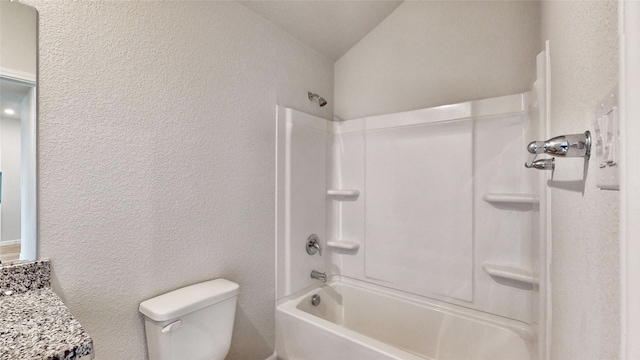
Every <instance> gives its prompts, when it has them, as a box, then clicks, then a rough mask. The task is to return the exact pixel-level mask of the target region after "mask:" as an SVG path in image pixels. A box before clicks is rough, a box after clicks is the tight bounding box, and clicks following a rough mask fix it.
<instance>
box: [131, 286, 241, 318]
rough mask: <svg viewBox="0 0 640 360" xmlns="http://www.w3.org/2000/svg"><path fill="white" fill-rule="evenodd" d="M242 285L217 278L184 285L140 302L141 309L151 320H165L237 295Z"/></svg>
mask: <svg viewBox="0 0 640 360" xmlns="http://www.w3.org/2000/svg"><path fill="white" fill-rule="evenodd" d="M239 292H240V286H239V285H238V284H236V283H234V282H231V281H229V280H225V279H215V280H210V281H205V282H202V283H199V284H195V285H190V286H187V287H183V288H180V289H177V290H174V291H171V292H168V293H166V294H163V295H159V296H156V297H154V298H151V299H149V300H145V301H143V302H142V303H140V308H139V311H140V312H141V313H143V314H144V315H146V316H147V317H148V318H150V319H151V320H155V321H165V320H171V319H175V318H178V317H180V316H183V315H185V314H189V313H191V312H194V311H197V310H200V309H202V308H205V307H207V306H209V305H213V304H215V303H218V302H221V301H223V300H226V299H228V298H231V297H234V296H237V295H238V293H239Z"/></svg>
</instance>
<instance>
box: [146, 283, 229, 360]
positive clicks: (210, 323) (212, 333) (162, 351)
mask: <svg viewBox="0 0 640 360" xmlns="http://www.w3.org/2000/svg"><path fill="white" fill-rule="evenodd" d="M239 289H240V286H238V284H236V283H234V282H231V281H229V280H225V279H216V280H211V281H205V282H203V283H199V284H195V285H191V286H187V287H184V288H181V289H178V290H174V291H172V292H169V293H166V294H164V295H160V296H156V297H154V298H152V299H149V300H146V301H143V302H142V303H140V308H139V310H140V312H141V313H143V314H144V315H145V321H144V325H145V330H146V333H147V349H148V350H149V359H150V360H186V359H189V360H223V359H224V358H225V356H227V353H228V352H229V347H230V346H231V333H232V332H233V321H234V318H235V314H236V300H237V299H238V293H239V292H240V290H239Z"/></svg>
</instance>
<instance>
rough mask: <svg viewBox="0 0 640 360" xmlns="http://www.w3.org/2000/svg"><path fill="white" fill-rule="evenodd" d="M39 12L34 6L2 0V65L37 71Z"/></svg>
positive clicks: (0, 2)
mask: <svg viewBox="0 0 640 360" xmlns="http://www.w3.org/2000/svg"><path fill="white" fill-rule="evenodd" d="M36 20H37V14H36V12H35V11H34V9H33V8H31V7H27V6H23V5H22V4H19V3H17V2H10V1H9V0H0V66H1V67H5V68H9V69H13V70H18V71H22V72H26V73H29V74H35V73H36V56H35V55H36V54H35V50H34V49H36V43H37V26H36Z"/></svg>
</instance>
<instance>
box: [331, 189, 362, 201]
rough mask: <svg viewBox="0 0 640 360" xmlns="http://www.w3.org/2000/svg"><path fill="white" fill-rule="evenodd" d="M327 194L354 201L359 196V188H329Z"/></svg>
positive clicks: (341, 199)
mask: <svg viewBox="0 0 640 360" xmlns="http://www.w3.org/2000/svg"><path fill="white" fill-rule="evenodd" d="M327 195H328V196H329V197H331V198H333V199H335V200H339V201H354V200H357V199H358V196H360V190H356V189H329V190H327Z"/></svg>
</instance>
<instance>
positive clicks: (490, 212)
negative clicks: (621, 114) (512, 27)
mask: <svg viewBox="0 0 640 360" xmlns="http://www.w3.org/2000/svg"><path fill="white" fill-rule="evenodd" d="M545 56H546V55H545V53H542V54H541V55H540V56H539V57H538V60H539V62H538V64H539V67H538V73H539V75H540V76H539V77H538V80H537V81H536V82H535V83H534V92H532V93H524V94H516V95H510V96H503V97H499V98H493V99H484V100H478V101H470V102H465V103H460V104H452V105H445V106H439V107H436V108H429V109H422V110H415V111H408V112H403V113H396V114H388V115H380V116H373V117H368V118H364V119H355V120H349V121H344V122H338V123H336V122H330V121H327V120H324V119H320V118H316V117H313V116H310V115H307V114H304V113H301V112H298V111H296V110H293V109H287V108H283V107H278V109H277V151H276V152H277V164H278V166H277V179H276V184H277V200H276V266H277V277H276V296H277V299H278V304H279V310H278V312H277V313H278V316H277V317H276V324H277V328H278V329H279V330H278V332H277V340H276V342H277V344H278V346H277V347H278V348H279V350H277V352H278V356H280V355H281V354H280V351H289V350H287V349H289V348H290V347H299V346H298V345H294V344H293V343H291V342H290V341H288V340H287V339H286V338H291V339H296V338H295V337H293V335H291V334H290V332H291V331H293V332H294V333H297V332H300V334H307V335H308V336H311V337H316V336H319V335H318V334H316V331H319V330H318V329H323V330H322V331H328V333H331V334H335V333H336V331H338V330H336V328H335V326H343V325H345V323H344V322H339V321H338V322H339V323H340V324H338V325H336V324H335V322H334V324H333V325H330V326H326V325H327V324H325V323H323V322H322V321H320V323H318V322H317V321H316V320H313V317H312V318H309V316H310V315H308V314H307V315H300V307H299V306H298V305H297V304H298V303H299V302H300V301H301V300H299V299H298V297H299V296H301V295H302V294H304V293H306V292H309V291H314V290H313V289H314V288H316V287H317V286H318V284H319V282H318V280H314V279H312V278H311V277H310V276H309V274H310V273H311V271H312V270H317V271H320V272H326V274H327V276H328V277H329V278H333V279H340V281H341V282H343V280H344V281H347V282H349V281H351V282H359V283H361V284H367V286H371V287H374V288H376V289H386V290H389V291H393V292H396V293H397V294H400V295H401V297H402V296H406V297H409V298H411V299H412V301H413V302H417V303H420V304H422V305H421V306H426V307H429V306H431V305H429V304H435V303H437V304H438V306H437V309H438V310H437V311H441V310H442V309H445V310H446V311H450V312H452V313H455V314H458V315H461V318H464V319H471V318H473V319H476V320H477V321H479V322H484V324H485V325H486V324H489V323H492V324H493V323H503V324H504V323H508V324H510V325H509V326H511V327H512V328H513V327H517V328H519V329H521V333H523V334H527V335H526V336H524V338H523V339H524V341H527V342H529V343H527V344H526V346H525V347H526V349H528V350H527V351H526V352H524V353H523V352H517V351H516V353H517V354H525V353H526V354H529V355H527V356H528V357H527V356H524V355H523V357H522V358H528V359H533V358H537V355H536V356H534V355H532V354H533V353H534V352H535V353H536V354H541V357H542V358H544V357H545V356H546V345H545V344H546V337H547V336H548V334H547V332H546V326H547V323H546V310H545V309H546V306H547V304H546V291H547V283H548V280H547V273H546V267H545V266H543V265H541V264H545V263H546V255H545V254H546V246H547V245H546V242H545V240H544V232H545V229H546V222H545V218H544V216H541V212H540V210H541V209H542V210H543V211H544V210H545V209H546V195H545V193H544V181H543V180H544V178H545V177H546V176H547V174H545V173H543V172H541V171H537V170H533V169H526V168H525V167H524V166H523V165H524V163H525V161H526V160H527V153H526V145H527V144H528V142H530V141H532V140H537V139H538V138H542V137H544V136H545V135H544V133H543V132H544V131H545V126H544V120H545V118H546V111H543V110H542V109H545V104H546V95H545V91H546V90H545V89H546V87H545V82H546V77H545V73H546V70H545V68H544V60H545ZM313 233H315V234H317V235H318V236H319V238H320V244H321V246H322V250H323V251H322V256H319V254H315V255H308V254H307V252H306V251H305V244H306V240H307V237H308V236H309V235H311V234H313ZM336 286H337V288H339V289H343V288H344V287H342V285H340V284H337V285H336ZM324 291H327V290H326V289H325V290H324ZM336 291H337V290H336ZM368 291H373V290H371V289H369V290H368ZM374 292H375V291H374ZM541 294H542V297H541ZM369 297H370V295H367V297H366V298H362V301H364V302H365V303H366V304H360V305H349V306H356V307H360V308H366V309H369V310H371V311H374V312H381V310H376V309H373V308H371V307H370V306H369V302H368V301H369V300H367V299H368V298H369ZM287 304H288V305H287ZM352 304H353V303H352ZM365 305H366V306H365ZM345 306H346V305H345V304H342V306H341V307H340V308H339V309H340V310H339V311H341V312H342V314H343V315H344V313H346V312H353V311H355V310H349V308H348V307H345ZM383 308H384V307H383ZM383 308H381V309H383ZM287 309H288V310H287ZM295 309H297V310H295ZM412 309H417V308H412ZM303 312H304V311H303ZM284 313H286V314H288V315H286V316H285V315H283V314H284ZM296 314H297V315H296ZM378 315H380V314H370V315H369V316H378ZM420 316H422V315H417V314H416V315H415V318H420ZM427 317H429V316H427ZM411 318H412V316H407V318H406V319H404V320H402V319H400V318H396V317H393V316H391V317H386V318H385V319H386V320H385V321H382V322H380V323H379V324H377V325H375V326H374V325H371V326H373V327H381V328H393V327H394V326H400V325H401V323H403V322H406V321H410V319H411ZM446 318H447V319H453V318H450V317H448V316H447V317H446ZM293 319H297V320H302V321H303V322H304V323H306V324H307V325H304V326H303V325H301V324H299V325H295V324H293V323H292V321H294V320H293ZM434 319H435V318H432V317H429V319H426V318H425V321H427V320H428V321H432V320H433V321H436V320H434ZM455 319H458V318H455ZM478 319H480V320H478ZM325 320H326V319H325ZM476 320H474V321H476ZM461 321H462V320H460V321H458V320H455V321H454V322H455V323H456V324H457V325H456V327H457V326H459V327H460V328H467V327H469V328H473V327H474V326H475V325H473V326H472V325H469V324H466V323H464V322H463V321H462V322H461ZM465 321H466V320H465ZM398 322H399V323H398ZM310 323H313V324H314V325H313V326H312V327H309V326H311V325H308V324H310ZM436 323H438V324H440V323H441V322H440V320H437V321H436ZM446 323H448V320H447V322H446ZM318 324H320V325H318ZM514 324H515V325H514ZM346 326H347V328H349V326H348V325H346ZM428 326H435V328H437V329H439V330H438V331H443V328H442V327H441V326H440V325H437V324H430V325H428ZM483 326H484V325H483ZM487 326H489V325H487ZM303 328H304V330H303ZM312 328H313V330H312ZM361 330H363V329H354V328H349V331H350V333H349V334H351V333H353V332H354V331H355V332H359V334H358V335H357V336H355V337H354V336H351V335H353V334H351V335H349V336H347V338H349V339H350V340H349V341H354V342H355V343H359V344H360V343H362V341H364V340H362V339H369V340H371V341H374V342H376V341H378V342H379V341H380V340H376V337H375V336H374V337H371V336H370V335H371V334H368V333H367V332H366V331H364V330H363V331H364V332H363V331H361ZM420 331H422V330H420ZM425 331H426V330H425ZM481 333H482V332H480V331H479V332H478V334H481ZM447 334H448V335H452V334H453V333H451V332H444V333H440V335H439V336H441V337H442V336H448V335H447ZM283 336H284V337H285V338H283ZM327 336H328V338H327V339H329V338H331V339H333V340H335V341H337V342H336V343H335V344H333V343H332V344H331V345H329V344H328V343H327V344H326V346H327V347H332V348H342V347H341V346H342V345H339V344H343V343H344V342H345V341H347V340H345V337H341V338H340V339H337V338H335V337H334V336H333V335H331V336H330V335H327ZM482 338H483V337H482V336H480V339H482ZM514 339H515V338H514ZM369 340H367V341H369ZM414 340H416V341H418V343H416V344H413V345H410V346H409V345H407V346H409V349H413V348H423V347H425V346H426V347H430V346H432V345H433V344H431V345H428V344H425V343H424V342H425V341H426V340H424V339H422V340H420V339H414ZM520 340H522V339H520ZM520 340H518V341H520ZM539 340H540V341H539ZM296 341H301V342H300V343H299V344H302V343H305V342H303V341H302V340H296ZM327 341H328V340H327ZM439 341H440V343H439V344H444V343H447V344H449V343H450V341H454V340H453V339H440V340H439ZM467 341H470V342H474V341H476V340H475V339H474V340H469V339H467ZM511 341H512V340H509V342H510V343H511ZM513 341H515V340H513ZM365 342H366V341H365ZM382 342H383V343H387V345H389V342H388V341H386V340H382ZM427 342H428V341H427ZM392 343H393V344H391V345H392V346H395V345H394V344H395V342H392ZM514 343H517V341H515V342H514ZM451 344H453V343H451ZM478 344H480V343H478ZM309 346H311V345H310V344H309ZM349 346H351V345H349ZM349 346H347V347H346V348H344V349H343V350H344V351H347V352H346V353H344V354H342V355H340V356H341V357H342V358H344V357H345V356H346V354H350V352H349V351H351V350H349V349H350V347H349ZM368 346H369V345H367V346H365V347H368ZM438 346H440V345H438ZM452 346H453V347H456V345H452ZM478 346H480V345H478ZM487 346H488V345H487ZM509 346H511V345H509ZM401 347H402V348H406V346H404V345H403V346H401ZM508 348H509V349H511V347H508ZM533 348H535V351H533V350H532V349H533ZM485 350H486V351H490V349H482V350H481V351H485ZM385 351H386V350H385ZM402 351H403V350H402ZM402 351H401V352H402ZM433 351H435V350H434V349H428V350H425V351H424V352H421V351H415V350H410V352H413V353H416V354H419V356H427V357H432V356H435V358H437V357H438V356H440V355H437V354H442V353H437V354H436V355H433V354H434V352H433ZM478 351H480V350H478ZM514 351H515V350H514ZM284 354H287V353H286V352H285V353H283V355H282V356H285V355H284ZM420 354H422V355H420ZM424 354H430V355H424ZM361 355H362V354H361ZM340 356H339V357H340ZM518 356H520V355H518ZM284 358H287V357H286V356H285V357H284ZM289 358H292V359H294V358H300V357H298V356H297V355H296V356H293V357H289ZM301 358H305V359H306V358H309V357H308V356H307V355H305V356H302V357H301ZM325 358H327V359H329V358H332V357H330V356H329V357H325ZM349 358H353V359H360V358H362V359H369V358H371V357H368V356H364V355H363V357H357V356H355V357H349ZM372 358H376V357H372ZM383 358H384V357H383ZM391 358H393V357H391ZM398 358H407V357H404V355H401V356H399V357H398ZM385 359H386V358H385Z"/></svg>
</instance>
